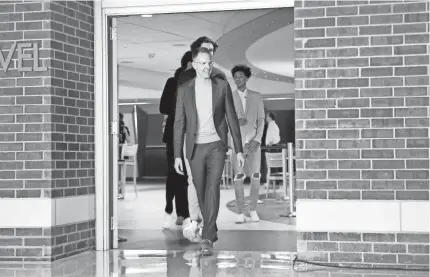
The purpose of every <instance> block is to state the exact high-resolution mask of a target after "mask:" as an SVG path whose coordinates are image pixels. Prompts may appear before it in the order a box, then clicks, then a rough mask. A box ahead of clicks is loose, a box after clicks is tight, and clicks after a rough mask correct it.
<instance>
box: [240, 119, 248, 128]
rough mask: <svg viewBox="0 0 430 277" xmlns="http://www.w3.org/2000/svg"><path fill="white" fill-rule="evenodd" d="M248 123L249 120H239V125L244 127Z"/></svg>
mask: <svg viewBox="0 0 430 277" xmlns="http://www.w3.org/2000/svg"><path fill="white" fill-rule="evenodd" d="M247 123H248V120H246V118H239V125H240V126H243V125H246V124H247Z"/></svg>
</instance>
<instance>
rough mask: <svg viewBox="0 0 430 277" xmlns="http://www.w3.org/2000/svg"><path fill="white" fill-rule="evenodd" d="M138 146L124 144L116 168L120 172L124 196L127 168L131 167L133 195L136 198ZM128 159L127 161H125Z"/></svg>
mask: <svg viewBox="0 0 430 277" xmlns="http://www.w3.org/2000/svg"><path fill="white" fill-rule="evenodd" d="M138 146H139V145H138V144H124V145H123V146H122V150H121V157H120V160H119V161H118V166H119V167H120V170H121V190H122V193H123V195H124V194H125V184H126V173H127V166H130V165H131V166H133V185H134V193H135V194H136V197H137V148H138ZM125 157H128V159H125Z"/></svg>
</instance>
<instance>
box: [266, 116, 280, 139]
mask: <svg viewBox="0 0 430 277" xmlns="http://www.w3.org/2000/svg"><path fill="white" fill-rule="evenodd" d="M275 120H276V115H275V113H273V112H268V113H267V116H266V122H267V133H266V141H265V144H266V146H273V145H275V144H278V143H279V142H280V141H281V137H280V131H279V127H278V125H277V124H276V121H275Z"/></svg>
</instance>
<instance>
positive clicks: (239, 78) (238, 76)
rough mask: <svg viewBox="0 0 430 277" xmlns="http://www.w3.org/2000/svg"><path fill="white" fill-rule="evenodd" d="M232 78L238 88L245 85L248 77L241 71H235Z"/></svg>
mask: <svg viewBox="0 0 430 277" xmlns="http://www.w3.org/2000/svg"><path fill="white" fill-rule="evenodd" d="M233 78H234V82H235V83H236V86H237V87H238V88H242V87H244V86H246V82H247V81H248V78H246V76H245V74H244V73H243V72H241V71H237V72H236V73H234V76H233Z"/></svg>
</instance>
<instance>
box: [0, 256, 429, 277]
mask: <svg viewBox="0 0 430 277" xmlns="http://www.w3.org/2000/svg"><path fill="white" fill-rule="evenodd" d="M293 257H294V255H293V254H292V253H286V252H257V251H254V252H245V251H241V252H234V251H231V252H229V251H223V252H217V253H215V255H214V256H211V257H201V256H200V255H199V253H198V251H187V252H184V251H150V250H146V251H142V250H124V251H110V252H95V251H92V252H87V253H83V254H81V255H77V256H74V257H70V258H68V259H65V260H61V261H57V262H54V263H53V264H50V265H49V264H45V265H44V264H21V263H15V264H14V263H8V264H5V263H4V264H0V276H1V277H24V276H28V277H30V276H31V277H60V276H61V277H63V276H64V277H66V276H67V277H120V276H132V277H134V276H136V277H137V276H142V277H159V276H160V277H161V276H163V277H164V276H166V277H206V276H214V277H215V276H220V277H222V276H225V277H228V276H236V277H248V276H264V277H278V276H279V277H281V276H282V277H292V276H295V277H314V276H315V277H343V276H345V277H346V276H348V277H406V276H409V277H418V276H420V277H421V276H429V273H428V272H412V271H409V272H408V271H402V272H397V271H381V270H377V271H376V270H375V271H372V270H359V271H358V270H357V271H354V270H341V271H340V270H334V269H328V268H315V267H303V266H296V267H295V268H294V269H293V268H292V266H291V265H292V263H291V260H292V258H293Z"/></svg>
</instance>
